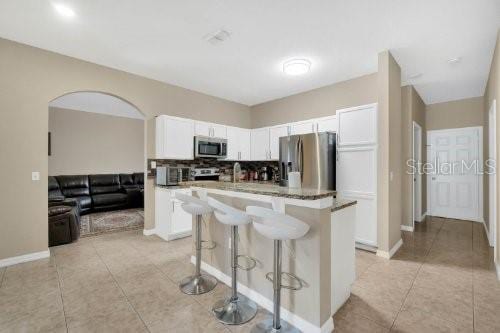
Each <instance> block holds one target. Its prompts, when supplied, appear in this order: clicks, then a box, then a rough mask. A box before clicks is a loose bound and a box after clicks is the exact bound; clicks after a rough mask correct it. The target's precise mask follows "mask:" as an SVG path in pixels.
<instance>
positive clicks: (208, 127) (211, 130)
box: [194, 121, 227, 139]
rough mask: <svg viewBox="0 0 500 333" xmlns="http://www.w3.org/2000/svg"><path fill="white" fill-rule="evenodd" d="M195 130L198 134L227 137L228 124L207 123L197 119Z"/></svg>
mask: <svg viewBox="0 0 500 333" xmlns="http://www.w3.org/2000/svg"><path fill="white" fill-rule="evenodd" d="M194 132H195V134H196V135H200V136H207V137H212V138H223V139H225V138H226V137H227V133H226V126H224V125H218V124H212V123H207V122H204V121H196V122H195V125H194Z"/></svg>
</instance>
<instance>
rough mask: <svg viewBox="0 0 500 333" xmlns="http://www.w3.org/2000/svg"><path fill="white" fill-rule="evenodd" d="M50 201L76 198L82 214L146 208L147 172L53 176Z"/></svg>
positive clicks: (50, 178) (74, 199)
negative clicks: (145, 179)
mask: <svg viewBox="0 0 500 333" xmlns="http://www.w3.org/2000/svg"><path fill="white" fill-rule="evenodd" d="M48 187H49V188H48V190H49V202H54V201H59V202H63V201H76V202H77V204H78V208H79V213H80V214H86V213H90V212H92V211H107V210H114V209H124V208H132V207H144V174H143V173H133V174H103V175H72V176H55V177H53V176H51V177H49V186H48Z"/></svg>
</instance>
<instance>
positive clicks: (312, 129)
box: [311, 123, 314, 133]
mask: <svg viewBox="0 0 500 333" xmlns="http://www.w3.org/2000/svg"><path fill="white" fill-rule="evenodd" d="M311 131H312V132H313V133H314V123H312V124H311Z"/></svg>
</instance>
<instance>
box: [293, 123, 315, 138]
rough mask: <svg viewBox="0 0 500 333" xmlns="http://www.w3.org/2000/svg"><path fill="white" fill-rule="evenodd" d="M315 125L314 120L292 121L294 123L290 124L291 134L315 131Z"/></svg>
mask: <svg viewBox="0 0 500 333" xmlns="http://www.w3.org/2000/svg"><path fill="white" fill-rule="evenodd" d="M314 125H315V123H314V121H313V120H310V121H303V122H298V123H292V124H290V134H291V135H299V134H309V133H314V132H315V130H316V128H315V126H314Z"/></svg>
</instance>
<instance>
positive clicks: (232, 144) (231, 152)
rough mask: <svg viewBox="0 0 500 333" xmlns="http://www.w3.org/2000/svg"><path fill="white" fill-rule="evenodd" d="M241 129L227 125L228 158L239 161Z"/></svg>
mask: <svg viewBox="0 0 500 333" xmlns="http://www.w3.org/2000/svg"><path fill="white" fill-rule="evenodd" d="M239 136H240V129H239V128H237V127H227V158H226V160H230V161H237V160H239V156H240V140H241V138H240V137H239Z"/></svg>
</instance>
